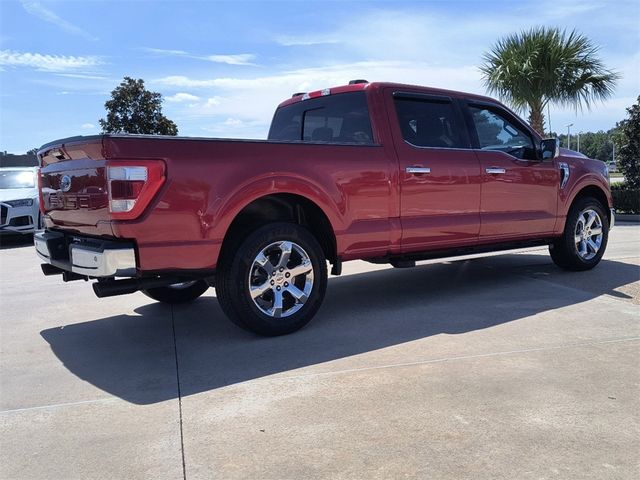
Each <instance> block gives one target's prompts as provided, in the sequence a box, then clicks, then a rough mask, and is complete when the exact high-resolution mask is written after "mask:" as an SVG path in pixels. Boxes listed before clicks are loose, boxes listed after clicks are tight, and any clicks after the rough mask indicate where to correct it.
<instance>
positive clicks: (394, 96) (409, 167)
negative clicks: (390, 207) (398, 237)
mask: <svg viewBox="0 0 640 480" xmlns="http://www.w3.org/2000/svg"><path fill="white" fill-rule="evenodd" d="M385 98H386V102H387V110H388V111H389V112H390V115H389V117H390V122H391V130H392V136H393V139H394V145H395V148H396V153H397V155H398V159H399V183H400V216H401V217H400V220H401V224H402V243H401V245H402V251H403V252H411V251H420V250H427V249H431V248H449V247H456V246H465V245H473V244H475V243H476V242H477V239H478V234H479V230H480V211H479V206H480V165H479V161H478V159H477V157H476V155H475V154H474V152H473V150H471V148H470V141H469V138H468V134H467V129H466V127H465V123H464V120H463V117H462V114H461V111H460V107H459V106H458V104H457V102H456V101H455V100H454V99H453V98H451V97H448V96H444V95H431V94H425V93H421V92H418V91H404V90H403V91H397V90H394V89H388V91H386V92H385Z"/></svg>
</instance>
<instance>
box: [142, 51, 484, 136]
mask: <svg viewBox="0 0 640 480" xmlns="http://www.w3.org/2000/svg"><path fill="white" fill-rule="evenodd" d="M354 78H367V79H369V80H372V81H373V80H380V79H383V80H385V81H396V82H402V83H414V84H420V85H432V86H438V85H440V86H441V85H443V82H444V84H445V85H446V86H447V87H448V88H451V89H457V90H463V91H480V90H479V89H480V88H481V87H480V84H479V81H478V80H477V72H476V67H475V66H466V67H464V66H463V67H460V68H448V67H438V66H434V65H431V64H428V63H421V62H407V61H402V62H397V61H387V62H356V63H351V64H340V65H331V66H322V67H314V68H304V69H299V70H291V71H284V72H280V73H274V74H272V75H265V76H255V77H249V78H229V77H227V78H204V79H196V78H190V77H187V76H184V75H174V76H168V77H164V78H160V79H157V80H154V81H152V82H151V83H153V84H155V85H158V86H161V87H162V89H167V88H169V89H172V88H197V89H200V90H202V91H206V92H210V93H213V94H215V95H214V96H211V97H209V98H208V99H207V100H206V101H202V102H198V103H194V104H191V105H187V106H184V107H183V108H180V109H175V110H167V114H168V115H169V116H170V117H171V118H173V117H176V118H178V117H179V118H180V119H181V121H180V125H183V124H189V123H192V124H194V125H195V124H197V123H201V122H202V121H203V119H210V121H213V120H215V121H217V122H219V124H218V126H217V127H215V128H214V127H213V126H208V127H207V131H208V132H209V133H212V134H215V135H218V136H220V135H228V136H231V137H234V138H243V137H244V138H256V137H258V138H264V137H266V134H267V131H268V129H269V124H270V122H271V118H272V116H273V112H274V110H275V108H276V107H277V105H278V104H279V103H280V102H282V101H283V100H285V99H287V98H289V97H291V95H292V94H293V93H294V92H300V91H313V90H319V89H322V88H325V87H327V86H336V85H344V84H346V83H347V82H348V80H350V79H354ZM175 107H177V105H176V106H175ZM172 108H173V107H172ZM229 119H232V120H233V122H229ZM238 122H242V123H238ZM181 128H182V127H181ZM181 131H186V130H185V129H182V130H181Z"/></svg>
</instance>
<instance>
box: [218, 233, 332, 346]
mask: <svg viewBox="0 0 640 480" xmlns="http://www.w3.org/2000/svg"><path fill="white" fill-rule="evenodd" d="M326 289H327V263H326V259H325V256H324V252H323V251H322V247H320V245H319V244H318V241H317V240H316V239H315V238H314V236H313V235H312V234H311V233H310V232H309V231H308V230H307V229H305V228H303V227H301V226H299V225H295V224H290V223H273V224H269V225H265V226H264V227H262V228H259V229H257V230H256V231H254V232H253V233H251V234H250V235H249V236H248V237H247V238H246V239H245V240H244V241H243V242H242V243H241V244H240V246H239V247H238V249H237V250H236V251H235V252H229V255H227V258H221V260H220V264H219V265H218V272H217V275H216V292H217V295H218V301H219V303H220V306H221V308H222V310H223V311H224V312H225V314H226V315H227V316H228V317H229V318H230V319H231V321H233V322H234V323H235V324H236V325H238V326H240V327H241V328H244V329H245V330H249V331H252V332H254V333H257V334H259V335H264V336H276V335H286V334H288V333H292V332H295V331H297V330H299V329H301V328H302V327H304V326H305V325H306V324H307V323H309V322H310V321H311V319H312V318H313V317H314V315H315V314H316V312H317V311H318V309H319V308H320V305H321V303H322V300H323V299H324V295H325V291H326Z"/></svg>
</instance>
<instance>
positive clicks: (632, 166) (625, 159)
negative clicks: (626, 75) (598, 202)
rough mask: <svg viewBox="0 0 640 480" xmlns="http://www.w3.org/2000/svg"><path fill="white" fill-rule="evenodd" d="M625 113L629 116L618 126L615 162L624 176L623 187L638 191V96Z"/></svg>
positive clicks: (639, 145) (639, 101) (639, 114)
mask: <svg viewBox="0 0 640 480" xmlns="http://www.w3.org/2000/svg"><path fill="white" fill-rule="evenodd" d="M627 112H628V113H629V116H628V117H627V118H626V119H625V120H623V121H622V122H620V123H619V124H618V126H619V128H620V131H621V136H620V147H619V150H618V152H617V155H616V157H617V158H616V161H617V163H618V165H619V167H620V170H622V173H623V174H624V179H625V185H626V186H627V187H628V188H631V189H640V96H638V100H637V102H636V104H635V105H632V106H631V107H629V108H627Z"/></svg>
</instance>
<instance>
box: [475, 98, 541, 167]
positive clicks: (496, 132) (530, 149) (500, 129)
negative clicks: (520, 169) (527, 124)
mask: <svg viewBox="0 0 640 480" xmlns="http://www.w3.org/2000/svg"><path fill="white" fill-rule="evenodd" d="M469 109H470V111H471V117H472V119H473V123H474V126H475V128H476V132H477V134H478V142H479V144H480V148H481V149H482V150H500V151H501V152H505V153H508V154H509V155H512V156H514V157H516V158H521V159H535V158H536V152H535V148H534V146H533V140H532V139H531V136H530V135H529V134H528V133H527V132H525V131H524V130H523V129H522V128H521V127H519V126H517V125H514V124H513V123H512V122H510V121H509V120H508V119H506V118H505V117H504V116H503V115H501V114H500V113H498V112H497V111H494V110H490V109H487V108H483V107H474V106H470V107H469Z"/></svg>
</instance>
